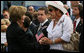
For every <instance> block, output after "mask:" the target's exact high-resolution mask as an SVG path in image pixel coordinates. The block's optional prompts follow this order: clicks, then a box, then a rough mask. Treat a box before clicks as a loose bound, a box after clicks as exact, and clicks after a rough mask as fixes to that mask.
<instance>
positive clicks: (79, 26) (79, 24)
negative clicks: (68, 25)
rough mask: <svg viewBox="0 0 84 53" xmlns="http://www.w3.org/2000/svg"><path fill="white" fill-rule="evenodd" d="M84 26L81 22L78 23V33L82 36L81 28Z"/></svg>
mask: <svg viewBox="0 0 84 53" xmlns="http://www.w3.org/2000/svg"><path fill="white" fill-rule="evenodd" d="M81 25H82V24H81V21H80V22H79V23H78V25H77V27H76V31H77V32H78V33H79V34H80V33H81V30H80V29H81V27H82V26H81Z"/></svg>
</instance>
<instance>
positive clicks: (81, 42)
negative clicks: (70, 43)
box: [79, 24, 84, 52]
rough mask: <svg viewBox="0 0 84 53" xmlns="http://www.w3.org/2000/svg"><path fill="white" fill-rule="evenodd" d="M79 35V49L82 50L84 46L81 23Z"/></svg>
mask: <svg viewBox="0 0 84 53" xmlns="http://www.w3.org/2000/svg"><path fill="white" fill-rule="evenodd" d="M80 31H81V35H80V43H79V51H80V52H82V51H83V47H84V43H83V42H84V40H83V39H84V35H83V24H82V25H81V29H80Z"/></svg>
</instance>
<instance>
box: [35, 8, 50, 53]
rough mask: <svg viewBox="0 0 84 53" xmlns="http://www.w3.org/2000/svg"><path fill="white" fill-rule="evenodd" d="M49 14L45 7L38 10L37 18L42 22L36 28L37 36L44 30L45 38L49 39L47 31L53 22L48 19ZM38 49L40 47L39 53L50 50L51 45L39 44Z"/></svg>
mask: <svg viewBox="0 0 84 53" xmlns="http://www.w3.org/2000/svg"><path fill="white" fill-rule="evenodd" d="M47 13H48V9H46V8H44V7H41V8H39V9H38V16H37V17H38V18H37V19H38V21H39V22H40V24H39V25H38V26H37V28H36V34H37V33H38V32H39V31H40V30H41V29H42V33H43V34H44V36H45V37H48V36H47V35H48V34H47V30H46V29H47V27H48V25H49V24H50V22H51V20H49V19H47ZM36 41H37V40H36ZM37 47H39V48H38V51H39V52H42V51H48V50H49V45H40V44H39V42H38V45H37Z"/></svg>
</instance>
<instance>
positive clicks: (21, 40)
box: [6, 22, 35, 52]
mask: <svg viewBox="0 0 84 53" xmlns="http://www.w3.org/2000/svg"><path fill="white" fill-rule="evenodd" d="M6 37H7V42H8V52H29V51H33V50H35V48H34V45H35V44H34V38H33V34H32V32H31V31H30V30H29V29H28V30H27V31H26V32H25V31H24V30H23V29H21V28H20V27H19V25H18V24H17V23H16V22H12V23H11V24H10V25H9V27H8V28H7V31H6Z"/></svg>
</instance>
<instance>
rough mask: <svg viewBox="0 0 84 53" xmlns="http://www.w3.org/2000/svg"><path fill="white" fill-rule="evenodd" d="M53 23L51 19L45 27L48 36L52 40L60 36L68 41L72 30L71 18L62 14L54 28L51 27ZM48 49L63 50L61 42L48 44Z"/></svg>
mask: <svg viewBox="0 0 84 53" xmlns="http://www.w3.org/2000/svg"><path fill="white" fill-rule="evenodd" d="M53 24H54V21H53V20H52V21H51V23H50V24H49V26H48V28H47V31H48V38H50V39H51V40H52V41H53V40H56V39H57V38H61V39H63V40H64V41H66V42H69V41H70V37H71V33H72V32H73V23H72V20H71V18H70V17H68V16H67V15H63V16H62V17H61V18H60V19H59V21H58V23H57V24H56V26H55V27H54V28H53ZM62 26H63V28H62ZM52 28H53V29H52ZM62 31H63V33H62ZM50 49H58V50H63V47H62V44H60V43H58V44H52V45H50Z"/></svg>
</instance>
